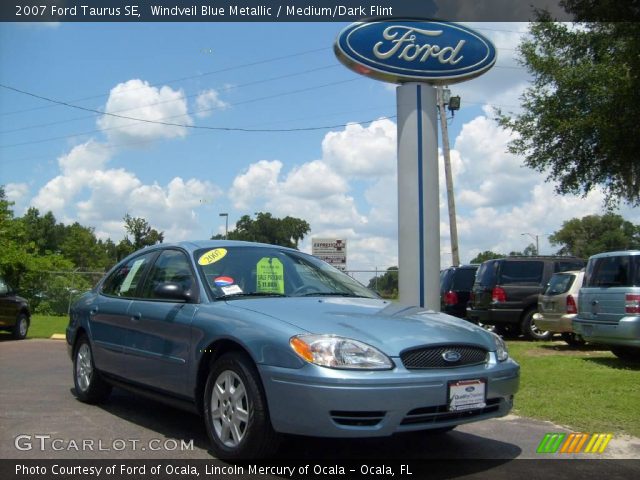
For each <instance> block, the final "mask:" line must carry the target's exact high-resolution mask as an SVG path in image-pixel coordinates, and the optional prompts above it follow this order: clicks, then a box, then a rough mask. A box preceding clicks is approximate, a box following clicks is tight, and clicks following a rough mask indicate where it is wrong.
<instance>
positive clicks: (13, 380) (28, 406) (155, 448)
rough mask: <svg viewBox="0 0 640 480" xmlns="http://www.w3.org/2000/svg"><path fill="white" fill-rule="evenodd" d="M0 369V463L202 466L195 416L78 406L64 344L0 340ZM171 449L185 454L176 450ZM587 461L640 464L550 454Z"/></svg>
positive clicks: (527, 440) (202, 437)
mask: <svg viewBox="0 0 640 480" xmlns="http://www.w3.org/2000/svg"><path fill="white" fill-rule="evenodd" d="M0 367H1V368H0V385H1V388H0V459H18V460H28V459H56V460H60V459H111V458H118V459H166V458H172V459H181V460H191V459H211V458H212V457H211V453H210V451H209V450H208V448H209V447H208V439H207V436H206V433H205V429H204V426H203V422H202V419H201V418H200V417H199V416H197V415H194V414H190V413H185V412H183V411H181V410H177V409H174V408H171V407H168V406H165V405H163V404H160V403H156V402H153V401H150V400H147V399H144V398H141V397H137V396H135V395H133V394H130V393H128V392H125V391H122V390H117V389H116V390H114V392H113V394H112V396H111V397H110V399H109V401H108V402H106V403H105V404H103V405H100V406H93V405H87V404H83V403H81V402H79V401H78V400H77V399H76V398H75V396H74V390H73V380H72V370H71V361H70V359H69V357H68V356H67V352H66V343H65V342H64V341H60V340H22V341H2V340H0ZM516 401H517V396H516ZM549 432H570V430H569V429H568V428H565V427H562V426H558V425H554V424H552V423H550V422H544V421H538V420H532V419H528V418H522V417H517V416H514V415H510V416H508V417H505V418H502V419H494V420H488V421H484V422H478V423H474V424H469V425H465V426H460V427H458V428H457V429H456V430H455V431H453V432H449V433H447V434H443V435H430V434H425V433H411V434H402V435H396V436H393V437H390V438H384V439H364V440H336V439H318V438H307V437H287V438H286V439H285V441H284V443H283V445H282V446H281V449H280V453H279V456H280V457H282V458H298V459H305V458H309V459H312V458H313V459H346V460H348V459H381V458H382V459H384V458H389V459H396V460H401V459H443V458H444V459H493V460H505V461H509V460H513V459H537V460H540V459H541V458H542V457H541V454H538V453H536V449H537V447H538V445H539V443H540V441H541V440H542V438H543V437H544V435H545V434H547V433H549ZM83 442H85V446H84V447H83V446H82V444H83ZM86 442H89V443H90V442H93V444H92V447H91V448H87V445H89V444H88V443H86ZM181 442H183V443H185V444H186V445H187V448H188V446H189V445H190V444H192V445H193V447H192V448H190V449H186V450H181V449H180V444H181ZM74 445H77V446H78V448H76V447H75V446H74ZM18 447H20V448H18ZM589 457H591V458H598V459H634V460H640V439H637V438H632V437H622V436H614V438H613V440H612V441H611V443H610V444H609V445H608V447H607V449H606V451H605V452H604V453H603V454H600V455H584V454H581V455H568V454H555V455H553V458H554V459H561V460H567V459H575V458H589ZM545 458H549V456H547V457H545ZM632 463H633V464H634V465H635V466H636V467H638V466H640V463H636V462H632ZM634 468H635V467H634ZM638 473H640V468H638ZM637 478H640V477H637Z"/></svg>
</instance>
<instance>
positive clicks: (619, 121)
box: [497, 0, 640, 207]
mask: <svg viewBox="0 0 640 480" xmlns="http://www.w3.org/2000/svg"><path fill="white" fill-rule="evenodd" d="M593 3H594V2H593V1H590V0H566V1H565V5H566V6H567V8H568V9H569V10H570V11H572V12H573V13H574V14H575V15H576V17H577V18H578V20H583V21H584V20H597V15H598V14H597V12H596V14H594V13H592V11H591V10H590V9H591V8H593V7H594V5H592V4H593ZM616 5H620V6H621V4H619V3H616ZM610 7H611V8H614V5H610ZM616 8H617V7H616ZM620 8H628V7H622V6H621V7H620ZM598 11H599V10H598ZM602 15H606V13H603V14H602ZM609 15H610V14H609ZM605 18H606V17H605ZM609 18H610V17H609ZM629 18H631V17H629ZM538 20H539V21H538V22H536V23H532V24H531V27H530V35H529V36H528V37H527V38H526V39H525V40H523V41H522V43H521V44H520V46H519V48H518V50H519V53H520V56H521V58H520V63H521V64H522V65H523V66H525V67H526V68H527V70H528V71H529V72H530V73H531V74H532V75H533V83H532V86H531V87H529V88H528V89H527V90H526V91H525V93H524V94H523V96H522V98H521V104H522V105H521V106H522V110H523V111H522V113H519V114H513V115H506V114H503V113H502V112H500V111H499V110H498V112H497V114H498V118H497V120H498V122H499V123H500V125H502V126H504V127H506V128H509V129H511V130H513V131H514V132H515V133H517V137H516V138H515V139H514V140H513V141H512V142H511V143H510V144H509V151H510V152H512V153H515V154H518V155H524V158H525V160H524V163H525V165H526V166H528V167H530V168H533V169H535V170H538V171H540V172H546V173H547V175H548V176H547V180H549V181H555V182H557V185H556V191H557V192H558V193H560V194H583V195H586V194H587V193H589V192H590V191H592V190H593V189H594V188H596V187H600V188H602V190H603V191H604V193H605V203H606V205H607V206H609V207H613V206H615V205H617V204H618V203H619V201H620V200H624V201H626V202H628V203H630V204H632V205H640V162H639V161H638V152H640V134H639V133H640V132H639V130H638V118H640V56H638V51H640V23H638V22H630V21H627V22H598V21H587V22H584V23H581V24H580V25H579V28H576V27H575V26H570V25H567V24H561V23H554V22H551V21H550V20H551V18H550V16H549V14H548V13H541V14H539V18H538Z"/></svg>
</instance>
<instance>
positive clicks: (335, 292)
mask: <svg viewBox="0 0 640 480" xmlns="http://www.w3.org/2000/svg"><path fill="white" fill-rule="evenodd" d="M194 258H195V261H196V264H197V265H198V269H199V271H200V275H201V276H202V278H203V279H204V280H205V281H204V283H205V284H206V285H207V287H208V288H209V290H210V292H211V294H212V295H213V297H214V298H216V299H230V298H247V297H280V296H283V297H284V296H286V297H305V296H342V297H365V298H378V296H377V295H376V294H375V293H374V292H372V291H371V290H369V289H368V288H366V287H364V286H363V285H361V284H360V283H358V282H357V281H356V280H354V279H353V278H351V277H350V276H348V275H347V274H345V273H343V272H341V271H340V270H338V269H336V268H334V267H332V266H330V265H328V264H327V263H325V262H322V261H320V260H318V259H317V258H315V257H312V256H311V255H307V254H304V253H301V252H296V251H290V250H283V249H278V248H269V247H253V246H229V247H223V248H207V249H201V250H198V251H196V252H195V253H194Z"/></svg>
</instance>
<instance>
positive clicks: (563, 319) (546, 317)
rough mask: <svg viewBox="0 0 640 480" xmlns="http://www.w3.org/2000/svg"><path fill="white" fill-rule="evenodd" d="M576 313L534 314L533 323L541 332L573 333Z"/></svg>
mask: <svg viewBox="0 0 640 480" xmlns="http://www.w3.org/2000/svg"><path fill="white" fill-rule="evenodd" d="M575 316H576V314H575V313H569V314H564V315H561V314H555V315H554V314H551V313H545V314H542V313H534V314H533V321H534V323H535V324H536V327H538V328H539V329H540V330H546V331H548V332H557V333H571V332H573V319H574V318H575Z"/></svg>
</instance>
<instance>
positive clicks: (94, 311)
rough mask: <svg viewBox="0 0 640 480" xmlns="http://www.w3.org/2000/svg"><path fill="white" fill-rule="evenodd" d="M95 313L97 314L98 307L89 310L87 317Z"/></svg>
mask: <svg viewBox="0 0 640 480" xmlns="http://www.w3.org/2000/svg"><path fill="white" fill-rule="evenodd" d="M96 313H98V307H93V308H92V309H91V310H89V315H92V316H93V315H95V314H96Z"/></svg>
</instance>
